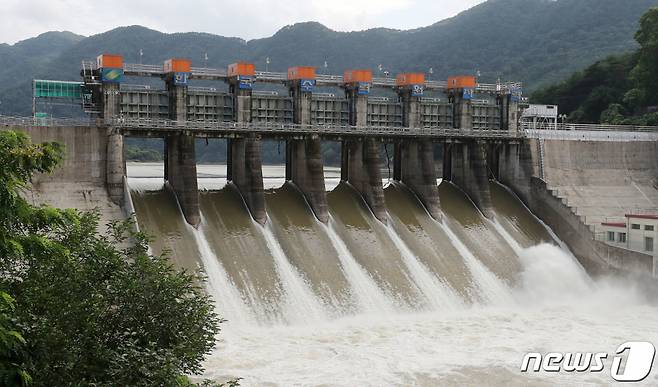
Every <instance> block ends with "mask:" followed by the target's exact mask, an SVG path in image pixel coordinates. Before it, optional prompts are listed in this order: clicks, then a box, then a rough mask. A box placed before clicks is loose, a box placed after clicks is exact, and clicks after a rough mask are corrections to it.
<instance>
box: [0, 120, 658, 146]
mask: <svg viewBox="0 0 658 387" xmlns="http://www.w3.org/2000/svg"><path fill="white" fill-rule="evenodd" d="M102 125H107V126H116V127H119V128H123V129H129V130H130V129H136V130H140V129H151V130H164V131H167V130H181V129H184V130H192V131H194V130H199V131H214V130H220V131H238V132H255V133H259V132H274V131H278V132H282V133H286V132H288V133H317V134H339V135H340V134H350V135H355V134H362V135H393V136H397V135H404V136H419V137H471V138H521V137H524V138H536V139H542V140H550V139H557V140H580V141H622V142H624V141H658V127H628V126H618V127H614V126H611V125H575V126H573V129H570V130H541V129H538V130H535V129H524V128H522V129H521V130H520V131H519V132H518V133H517V132H513V131H507V130H500V129H499V128H491V129H486V128H485V129H454V128H446V127H424V128H404V127H379V126H363V127H360V126H341V125H296V124H272V123H255V122H254V123H237V122H231V121H181V122H178V121H172V120H154V119H132V118H115V119H108V120H104V121H103V120H102V119H96V120H91V119H82V118H79V119H78V118H37V117H15V116H2V115H0V126H4V127H12V126H16V127H26V126H52V127H66V126H71V127H72V126H85V127H89V126H102ZM593 128H600V129H599V130H592V129H593ZM614 128H619V130H617V131H614ZM629 128H635V129H636V130H635V131H633V130H629ZM638 128H639V129H638Z"/></svg>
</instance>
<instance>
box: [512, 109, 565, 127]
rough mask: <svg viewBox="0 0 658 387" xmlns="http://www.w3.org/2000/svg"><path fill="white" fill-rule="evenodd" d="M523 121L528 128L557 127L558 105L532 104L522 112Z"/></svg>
mask: <svg viewBox="0 0 658 387" xmlns="http://www.w3.org/2000/svg"><path fill="white" fill-rule="evenodd" d="M521 123H522V124H523V125H524V126H525V127H527V128H528V129H553V130H556V129H557V124H558V107H557V105H534V104H530V105H528V107H527V108H526V109H525V110H524V111H523V113H522V114H521Z"/></svg>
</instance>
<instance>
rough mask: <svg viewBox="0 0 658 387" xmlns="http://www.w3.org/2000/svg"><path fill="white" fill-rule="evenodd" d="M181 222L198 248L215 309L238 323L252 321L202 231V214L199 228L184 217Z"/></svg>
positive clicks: (240, 297) (238, 293)
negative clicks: (191, 224)
mask: <svg viewBox="0 0 658 387" xmlns="http://www.w3.org/2000/svg"><path fill="white" fill-rule="evenodd" d="M183 223H184V224H185V225H186V226H187V229H188V230H189V232H190V233H191V234H192V235H193V236H194V241H195V242H196V245H197V248H198V249H199V254H200V255H201V262H202V264H203V268H204V271H205V273H206V276H207V280H206V285H207V286H206V287H207V288H208V292H209V293H210V295H211V296H212V297H213V300H214V301H215V304H216V305H217V310H219V311H221V313H222V314H224V315H226V316H228V317H229V318H230V319H231V321H235V322H237V323H239V324H240V325H242V324H245V323H252V322H253V317H252V316H251V313H250V312H249V309H248V308H247V305H245V303H244V301H243V299H242V296H241V295H240V291H238V290H237V288H236V287H235V285H234V284H233V282H232V281H231V280H230V279H229V276H228V273H226V270H224V267H223V266H222V265H221V263H220V262H219V260H218V259H217V256H216V255H215V253H214V252H213V251H212V248H211V247H210V244H209V243H208V240H207V239H206V236H205V234H204V232H203V227H204V226H203V223H204V221H203V215H202V222H201V225H199V229H196V228H194V227H192V226H190V225H189V224H188V223H187V222H186V221H185V220H184V219H183ZM254 306H255V305H254Z"/></svg>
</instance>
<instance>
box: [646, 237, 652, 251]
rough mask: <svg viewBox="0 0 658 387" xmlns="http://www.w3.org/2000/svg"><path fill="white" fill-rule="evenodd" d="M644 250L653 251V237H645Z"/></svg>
mask: <svg viewBox="0 0 658 387" xmlns="http://www.w3.org/2000/svg"><path fill="white" fill-rule="evenodd" d="M644 250H645V251H649V252H652V251H653V238H651V237H644Z"/></svg>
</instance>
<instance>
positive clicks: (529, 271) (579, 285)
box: [516, 244, 595, 304]
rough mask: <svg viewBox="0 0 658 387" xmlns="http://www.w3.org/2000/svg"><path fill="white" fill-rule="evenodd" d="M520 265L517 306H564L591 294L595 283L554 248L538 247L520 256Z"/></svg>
mask: <svg viewBox="0 0 658 387" xmlns="http://www.w3.org/2000/svg"><path fill="white" fill-rule="evenodd" d="M519 258H520V259H521V263H522V265H523V272H522V273H521V279H522V281H521V283H520V287H521V289H523V292H522V293H519V292H517V294H516V295H517V296H518V297H517V298H518V302H520V303H524V304H525V303H528V304H538V303H544V304H564V303H569V302H571V300H572V299H575V298H578V297H582V296H583V295H586V294H588V293H590V292H594V290H595V288H594V283H593V282H592V280H591V279H590V277H589V276H588V275H587V273H586V272H585V271H584V270H583V268H582V267H581V266H580V264H578V262H577V261H575V260H574V259H573V258H572V257H571V256H569V255H567V254H566V253H565V252H564V251H562V250H561V249H560V248H558V247H557V246H553V245H551V244H541V245H537V246H534V247H530V248H528V249H524V250H522V251H521V252H520V254H519Z"/></svg>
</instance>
